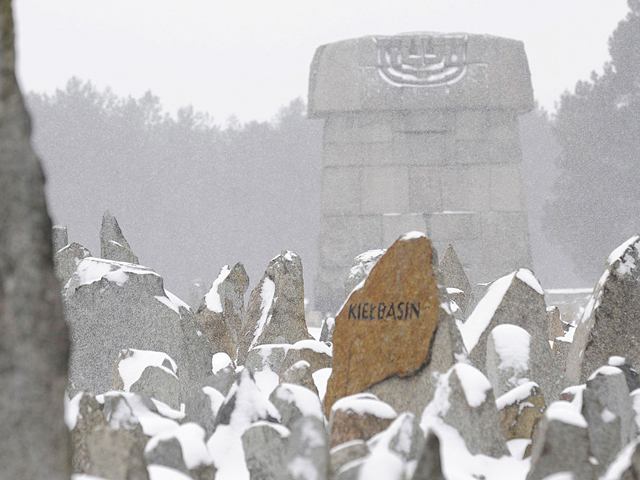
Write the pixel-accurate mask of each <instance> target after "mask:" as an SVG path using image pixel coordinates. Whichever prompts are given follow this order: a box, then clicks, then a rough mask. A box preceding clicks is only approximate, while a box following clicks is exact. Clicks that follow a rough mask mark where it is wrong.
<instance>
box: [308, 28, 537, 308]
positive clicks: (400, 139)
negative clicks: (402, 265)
mask: <svg viewBox="0 0 640 480" xmlns="http://www.w3.org/2000/svg"><path fill="white" fill-rule="evenodd" d="M532 108H533V91H532V88H531V79H530V74H529V66H528V63H527V58H526V55H525V52H524V45H523V44H522V42H520V41H516V40H510V39H505V38H499V37H493V36H487V35H471V34H440V33H415V34H406V35H397V36H393V37H384V36H370V37H362V38H357V39H351V40H344V41H341V42H336V43H332V44H329V45H323V46H321V47H319V48H318V50H317V51H316V54H315V57H314V59H313V63H312V65H311V77H310V85H309V116H310V117H311V118H325V126H324V146H323V170H322V223H321V230H320V236H319V239H318V254H319V255H318V257H319V258H318V260H319V265H318V267H319V273H318V278H317V280H316V293H315V297H316V308H317V309H318V310H322V311H334V312H335V310H336V309H337V308H338V307H339V306H340V304H341V302H342V301H343V300H344V296H345V295H344V290H343V284H344V279H345V277H346V275H347V273H348V270H349V266H350V264H351V261H352V259H353V258H354V257H355V256H356V255H358V254H359V253H362V252H364V251H366V250H369V249H373V248H382V247H387V246H389V245H390V244H391V243H392V242H393V241H394V240H395V239H396V238H397V237H398V236H399V235H400V234H402V233H405V232H408V231H411V230H419V231H423V232H426V233H427V235H428V236H429V238H430V239H431V240H432V241H433V243H434V245H435V246H436V248H437V249H438V250H439V251H444V249H445V248H446V246H447V244H449V243H451V244H453V246H454V248H455V249H456V252H458V255H459V257H460V260H461V262H462V264H463V266H464V267H465V270H466V271H467V274H468V276H469V277H470V279H471V282H472V283H477V282H483V281H486V282H488V281H492V280H494V279H496V278H498V277H499V276H501V275H503V274H505V273H508V272H509V271H513V270H514V269H516V268H519V267H530V266H531V253H530V246H529V231H528V223H527V213H526V202H525V197H524V188H523V173H522V165H521V163H522V152H521V149H520V140H519V137H518V115H519V114H521V113H524V112H527V111H529V110H531V109H532Z"/></svg>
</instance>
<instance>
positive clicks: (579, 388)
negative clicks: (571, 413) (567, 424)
mask: <svg viewBox="0 0 640 480" xmlns="http://www.w3.org/2000/svg"><path fill="white" fill-rule="evenodd" d="M586 387H587V386H586V385H585V384H584V383H583V384H582V385H573V386H571V387H567V388H565V389H564V390H563V391H562V393H568V394H570V395H572V396H573V400H571V402H569V403H571V405H573V408H575V409H577V410H578V411H582V396H583V394H584V389H585V388H586Z"/></svg>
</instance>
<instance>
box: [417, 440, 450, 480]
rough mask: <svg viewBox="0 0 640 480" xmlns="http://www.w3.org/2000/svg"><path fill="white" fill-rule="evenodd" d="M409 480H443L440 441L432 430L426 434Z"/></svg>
mask: <svg viewBox="0 0 640 480" xmlns="http://www.w3.org/2000/svg"><path fill="white" fill-rule="evenodd" d="M411 480H445V478H444V475H443V473H442V459H441V458H440V439H439V438H438V435H437V434H435V433H434V432H433V431H432V430H429V432H428V433H427V439H426V440H425V442H424V447H423V449H422V452H420V458H418V464H417V465H416V469H415V471H414V472H413V477H411Z"/></svg>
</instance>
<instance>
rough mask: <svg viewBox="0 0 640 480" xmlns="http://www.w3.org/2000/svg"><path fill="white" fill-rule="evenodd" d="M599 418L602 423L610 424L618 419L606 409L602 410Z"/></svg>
mask: <svg viewBox="0 0 640 480" xmlns="http://www.w3.org/2000/svg"><path fill="white" fill-rule="evenodd" d="M600 418H601V419H602V421H603V422H604V423H611V422H613V421H614V420H615V419H616V418H618V416H617V415H616V414H615V413H613V412H612V411H611V410H609V409H608V408H605V409H604V410H602V413H601V414H600Z"/></svg>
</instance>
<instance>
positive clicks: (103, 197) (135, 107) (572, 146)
mask: <svg viewBox="0 0 640 480" xmlns="http://www.w3.org/2000/svg"><path fill="white" fill-rule="evenodd" d="M629 7H630V8H629V14H628V15H627V17H626V18H625V19H623V20H622V21H621V22H620V24H619V25H618V28H617V29H616V30H615V31H614V33H613V34H612V36H611V38H610V40H609V50H610V53H611V61H610V62H609V63H607V64H606V65H605V66H604V69H603V73H602V74H596V73H593V74H592V76H591V78H590V79H589V80H585V81H582V82H579V83H578V84H577V85H576V88H575V90H574V91H573V92H566V93H565V94H564V95H563V96H562V98H561V99H560V101H559V103H558V109H557V112H555V114H554V115H553V116H550V115H549V114H547V112H545V111H544V110H542V109H540V108H537V109H535V110H534V111H533V112H531V113H528V114H526V115H522V116H521V117H520V136H521V141H522V150H523V165H524V172H525V189H526V194H527V202H528V213H529V224H530V230H531V242H532V254H533V260H534V269H535V272H536V274H537V275H538V277H539V278H540V280H541V282H542V285H543V286H544V287H545V288H551V287H553V288H558V287H584V286H593V285H594V283H595V282H596V280H597V278H598V276H599V275H600V274H601V272H602V270H603V264H604V260H605V259H606V257H607V255H608V253H609V252H610V251H611V250H613V249H614V248H615V247H616V246H617V245H619V244H620V243H622V242H623V241H624V240H626V239H627V238H629V237H630V236H632V235H634V234H636V233H638V232H640V218H639V215H638V212H639V211H640V193H639V190H638V187H637V181H636V175H637V171H638V167H639V166H640V137H639V136H638V134H637V132H638V131H640V0H629ZM27 103H28V106H29V109H30V111H31V113H32V117H33V123H34V140H33V141H34V145H35V148H36V150H37V151H38V152H39V154H40V156H41V158H42V162H43V165H44V169H45V173H46V175H47V194H48V197H49V206H50V209H51V214H52V216H53V218H54V221H55V222H56V223H59V224H63V225H66V226H67V227H68V228H69V238H70V241H77V242H79V243H81V244H83V245H84V246H86V247H87V248H89V249H90V250H91V251H92V253H94V254H95V255H98V254H99V240H98V232H99V229H100V220H101V215H102V213H103V212H104V211H105V210H107V209H109V210H111V212H112V213H113V214H114V215H116V217H117V218H118V220H119V222H120V224H121V227H122V229H123V231H124V234H125V236H126V237H127V239H128V240H129V243H130V244H131V246H132V248H133V250H134V252H135V253H136V254H137V255H138V256H139V258H140V261H141V262H142V263H143V264H144V265H146V266H149V267H151V268H153V269H155V270H156V271H158V272H159V273H160V274H162V275H163V277H164V278H165V282H166V287H167V288H168V289H169V290H171V291H174V293H176V294H178V295H179V296H181V297H182V298H185V300H188V290H189V285H190V283H191V282H192V281H193V280H195V279H201V280H203V281H204V282H205V284H206V286H207V287H209V286H210V284H211V282H212V281H213V279H215V277H216V276H217V274H218V271H219V269H220V268H221V267H222V266H223V265H225V264H231V265H232V264H234V263H235V262H238V261H242V262H243V263H244V264H245V267H246V268H247V271H248V273H249V275H250V277H251V284H252V285H255V284H256V283H257V282H258V281H259V279H260V277H261V276H262V273H263V271H264V269H265V267H266V265H267V263H268V262H269V260H270V259H271V258H272V257H274V256H275V255H277V254H278V253H279V252H280V251H281V250H282V249H290V250H293V251H295V252H296V253H298V254H299V255H300V256H301V258H302V260H303V264H304V268H305V285H306V291H307V296H311V294H312V292H313V289H312V285H313V276H314V275H315V271H316V238H317V234H318V227H319V218H320V175H321V149H322V127H323V122H322V121H321V120H308V119H307V118H306V106H305V103H304V101H303V100H301V99H296V100H293V101H292V102H291V103H290V104H289V105H288V106H286V107H283V108H282V109H281V110H280V112H279V113H278V114H277V116H276V118H274V119H273V120H272V121H271V122H249V123H240V122H238V121H237V120H234V119H233V118H231V119H229V120H228V121H227V123H226V125H225V126H224V127H221V126H219V124H218V123H216V122H215V121H214V119H213V118H212V117H211V116H209V115H208V114H206V113H202V112H197V111H195V110H194V109H193V108H192V107H186V108H182V109H180V110H179V111H178V112H177V114H176V115H174V116H172V115H170V114H169V113H168V112H166V111H164V110H163V108H162V104H161V101H160V99H159V98H158V97H156V96H154V95H153V94H152V93H150V92H148V93H147V94H145V95H144V96H142V97H141V98H138V99H134V98H131V97H127V98H123V97H118V96H117V95H115V94H114V93H113V92H111V91H110V90H108V89H107V90H104V91H99V90H97V89H96V88H95V87H94V86H93V85H92V84H91V82H83V81H81V80H79V79H76V78H72V79H71V80H69V82H68V83H67V85H66V87H65V88H64V89H61V90H58V91H56V92H55V93H54V94H53V95H46V94H40V93H34V92H31V93H29V94H28V95H27ZM346 273H347V272H345V275H346Z"/></svg>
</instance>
